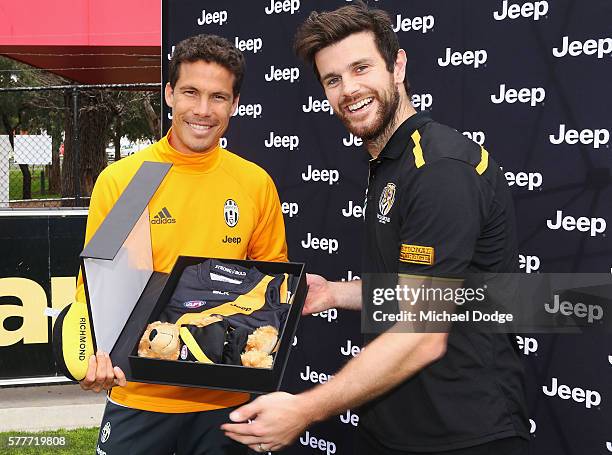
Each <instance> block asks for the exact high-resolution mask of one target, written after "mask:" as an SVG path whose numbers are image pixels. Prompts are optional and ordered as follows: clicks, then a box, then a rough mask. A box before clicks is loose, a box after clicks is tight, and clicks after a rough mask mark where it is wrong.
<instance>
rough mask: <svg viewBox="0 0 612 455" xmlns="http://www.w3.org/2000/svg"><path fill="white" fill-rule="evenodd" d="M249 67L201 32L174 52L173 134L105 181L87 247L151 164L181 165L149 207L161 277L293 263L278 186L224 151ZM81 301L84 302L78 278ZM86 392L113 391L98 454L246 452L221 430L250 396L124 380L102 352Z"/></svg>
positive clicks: (169, 94) (110, 171)
mask: <svg viewBox="0 0 612 455" xmlns="http://www.w3.org/2000/svg"><path fill="white" fill-rule="evenodd" d="M244 68H245V61H244V56H243V55H242V53H241V52H240V51H239V50H238V49H236V48H235V47H234V46H233V45H232V44H231V43H230V42H229V41H227V40H226V39H224V38H220V37H218V36H212V35H198V36H194V37H191V38H188V39H186V40H184V41H182V42H180V43H179V44H177V45H176V47H175V50H174V54H173V57H172V59H171V61H170V66H169V83H168V84H167V85H166V87H165V99H166V103H167V104H168V106H170V107H171V108H172V128H171V129H170V130H169V131H168V134H167V135H166V136H165V137H164V138H162V139H161V140H160V141H159V142H157V143H155V144H153V145H151V146H150V147H148V148H146V149H144V150H142V151H140V152H138V153H136V154H134V155H132V156H129V157H127V158H125V159H122V160H121V161H118V162H117V163H115V164H113V165H111V166H109V167H108V168H106V169H105V170H104V171H103V172H102V173H101V174H100V177H99V178H98V180H97V182H96V185H95V187H94V189H93V192H92V196H91V205H90V208H89V217H88V220H87V231H86V235H85V243H87V242H88V241H89V239H91V237H92V236H93V234H94V233H95V232H96V230H97V228H98V226H99V225H100V224H101V223H102V221H103V220H104V218H105V216H106V215H107V214H108V212H109V211H110V210H111V208H112V207H113V205H114V203H115V201H116V200H117V199H118V198H119V196H120V195H121V193H122V191H123V190H124V189H125V187H126V186H127V184H128V183H129V181H130V180H131V178H132V177H133V176H134V174H135V173H136V171H137V170H138V168H139V167H140V165H141V164H142V163H143V161H157V162H166V163H172V164H173V166H172V168H171V169H170V171H169V173H168V174H167V175H166V178H165V179H164V181H163V182H162V184H161V186H160V187H159V189H158V191H157V193H155V195H154V196H153V198H152V199H151V202H150V203H149V213H150V217H151V220H150V222H151V241H152V248H153V266H154V270H155V271H157V272H166V273H167V272H170V269H171V268H172V265H173V264H174V261H175V259H176V257H177V256H178V255H187V256H203V257H213V258H214V257H221V258H237V259H244V258H248V259H254V260H262V261H286V260H287V245H286V241H285V227H284V223H283V217H282V212H281V207H280V202H279V198H278V194H277V192H276V188H275V186H274V183H273V182H272V179H271V178H270V176H269V175H268V174H267V173H266V172H265V171H264V170H263V169H261V168H260V167H258V166H257V165H255V164H253V163H251V162H249V161H246V160H245V159H243V158H240V157H238V156H237V155H234V154H232V153H230V152H228V151H227V150H225V149H222V148H221V147H220V146H219V139H220V138H221V136H222V135H223V134H224V133H225V131H226V129H227V126H228V123H229V119H230V116H231V114H232V112H234V110H235V109H236V106H237V105H238V100H239V93H240V86H241V83H242V79H243V74H244ZM226 213H230V214H231V215H232V216H226V215H225V214H226ZM77 300H78V301H84V290H83V281H82V278H81V277H80V276H79V281H78V287H77ZM113 386H121V387H114V388H113ZM81 387H82V388H83V389H86V390H93V391H95V392H100V391H101V390H109V396H108V401H107V404H106V409H105V412H104V417H103V419H102V423H101V426H100V428H101V430H100V436H99V438H98V443H97V447H96V452H97V453H98V454H102V453H106V454H108V455H115V454H121V455H124V454H140V453H143V454H144V453H146V454H149V455H153V454H173V453H176V454H195V453H214V454H232V455H233V454H244V453H246V448H245V447H244V446H241V445H239V444H237V443H235V442H233V441H232V440H230V439H228V438H226V437H225V436H224V434H223V433H222V432H221V431H220V430H219V427H220V425H221V423H223V422H227V421H228V413H229V410H231V407H235V406H237V405H240V404H243V403H245V402H246V401H247V400H248V399H249V395H248V394H245V393H236V392H224V391H217V390H207V389H197V388H185V387H175V386H162V385H152V384H144V383H133V382H126V379H125V375H124V374H123V372H122V371H121V369H119V368H118V367H114V368H113V366H112V362H111V359H110V358H109V356H108V354H107V353H104V352H100V351H99V352H97V353H96V355H95V356H94V355H92V356H91V358H90V360H89V367H88V371H87V376H86V377H85V379H83V380H82V381H81ZM111 388H112V390H111Z"/></svg>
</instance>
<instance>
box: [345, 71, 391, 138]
mask: <svg viewBox="0 0 612 455" xmlns="http://www.w3.org/2000/svg"><path fill="white" fill-rule="evenodd" d="M376 98H377V99H378V101H379V106H378V109H376V117H375V120H374V122H373V123H372V124H371V125H367V126H366V127H362V128H355V127H353V125H352V124H351V121H350V120H348V119H347V117H346V116H345V115H341V116H340V120H342V123H344V126H345V127H346V129H347V130H349V132H350V133H352V134H353V135H355V136H357V137H360V138H361V139H363V141H364V142H366V143H369V142H376V141H377V140H379V139H381V138H383V137H385V136H386V135H387V133H388V132H389V131H391V130H392V129H393V126H394V123H395V122H394V119H395V115H396V113H397V109H398V107H399V101H400V95H399V90H398V88H397V87H396V86H395V84H393V83H391V84H390V89H389V90H387V91H385V92H384V93H383V96H380V94H379V93H376ZM340 112H341V111H340Z"/></svg>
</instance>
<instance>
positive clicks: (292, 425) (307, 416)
mask: <svg viewBox="0 0 612 455" xmlns="http://www.w3.org/2000/svg"><path fill="white" fill-rule="evenodd" d="M304 401H305V400H303V398H302V397H301V396H300V395H291V394H289V393H285V392H274V393H271V394H269V395H264V396H261V397H259V398H257V399H256V400H254V401H252V402H251V403H249V404H246V405H244V406H241V407H240V408H238V409H236V410H235V411H233V412H232V413H231V414H230V416H229V417H230V419H231V420H232V422H236V423H226V424H223V425H222V426H221V429H222V430H223V431H224V432H225V435H226V436H227V437H229V438H232V439H234V440H236V441H238V442H240V443H242V444H245V445H248V446H249V447H250V448H251V449H252V450H254V451H256V452H273V451H276V450H281V449H282V448H284V447H287V446H288V445H289V444H291V443H292V442H293V441H295V439H296V438H297V437H298V436H299V435H300V434H301V433H302V432H303V431H304V430H305V429H306V428H307V427H308V426H309V425H310V424H311V423H312V422H313V420H314V419H313V416H312V415H311V411H310V406H309V405H308V404H306V403H304ZM249 421H250V422H251V423H248V422H249Z"/></svg>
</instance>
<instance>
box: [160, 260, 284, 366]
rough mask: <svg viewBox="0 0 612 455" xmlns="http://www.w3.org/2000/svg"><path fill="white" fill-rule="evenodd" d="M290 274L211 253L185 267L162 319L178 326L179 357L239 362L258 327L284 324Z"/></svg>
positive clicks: (281, 325) (219, 361)
mask: <svg viewBox="0 0 612 455" xmlns="http://www.w3.org/2000/svg"><path fill="white" fill-rule="evenodd" d="M291 279H292V277H290V276H289V275H287V274H282V275H277V276H272V275H266V274H264V273H262V272H260V271H259V270H257V268H255V267H252V268H245V267H242V266H239V265H236V264H230V263H224V262H221V261H219V260H216V259H208V260H206V261H204V262H202V263H200V264H196V265H192V266H188V267H185V269H184V270H183V273H182V275H181V278H180V279H179V282H178V284H177V286H176V289H175V291H174V293H173V295H172V297H171V298H170V301H169V302H168V304H167V305H166V308H165V309H164V311H163V312H162V314H161V315H160V318H159V319H160V321H162V322H171V323H174V324H176V325H178V326H179V333H180V341H181V349H180V355H179V358H180V359H181V360H196V361H199V362H205V363H226V364H233V365H240V364H241V361H240V354H241V353H242V352H243V351H244V348H245V346H246V344H247V338H248V336H249V335H250V334H251V333H252V332H253V331H254V330H255V329H257V328H259V327H265V326H271V327H274V328H275V329H277V330H278V331H279V332H280V330H281V328H282V327H283V325H284V323H285V320H286V317H287V313H288V311H289V305H287V303H288V301H289V296H290V293H289V289H291V283H290V280H291Z"/></svg>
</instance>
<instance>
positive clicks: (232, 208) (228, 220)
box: [223, 199, 240, 227]
mask: <svg viewBox="0 0 612 455" xmlns="http://www.w3.org/2000/svg"><path fill="white" fill-rule="evenodd" d="M223 216H224V218H225V224H227V225H228V226H229V227H234V226H236V225H237V224H238V218H239V217H240V210H238V204H236V201H234V200H233V199H228V200H227V201H225V207H224V208H223Z"/></svg>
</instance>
